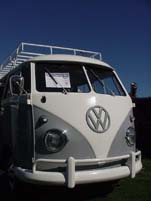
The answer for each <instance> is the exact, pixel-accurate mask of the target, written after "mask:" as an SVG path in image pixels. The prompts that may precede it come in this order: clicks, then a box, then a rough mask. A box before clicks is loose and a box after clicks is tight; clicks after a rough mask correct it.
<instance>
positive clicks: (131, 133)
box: [125, 127, 136, 146]
mask: <svg viewBox="0 0 151 201" xmlns="http://www.w3.org/2000/svg"><path fill="white" fill-rule="evenodd" d="M125 139H126V142H127V145H128V146H134V145H135V143H136V133H135V129H134V128H133V127H129V128H128V129H127V131H126V136H125Z"/></svg>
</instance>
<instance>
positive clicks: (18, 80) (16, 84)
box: [9, 75, 24, 96]
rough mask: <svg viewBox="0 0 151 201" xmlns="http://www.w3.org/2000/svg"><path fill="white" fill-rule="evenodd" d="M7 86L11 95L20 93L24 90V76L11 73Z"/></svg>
mask: <svg viewBox="0 0 151 201" xmlns="http://www.w3.org/2000/svg"><path fill="white" fill-rule="evenodd" d="M9 87H10V93H11V95H12V96H15V95H22V93H23V91H24V78H23V77H22V76H20V75H12V76H11V77H10V79H9Z"/></svg>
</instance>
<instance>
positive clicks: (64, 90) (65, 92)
mask: <svg viewBox="0 0 151 201" xmlns="http://www.w3.org/2000/svg"><path fill="white" fill-rule="evenodd" d="M45 70H46V72H47V73H48V75H49V77H50V78H51V79H52V80H53V82H54V83H55V84H56V85H60V86H61V88H62V89H63V91H62V92H63V93H64V94H67V93H68V92H67V90H66V89H65V88H64V87H63V86H62V84H61V83H59V82H58V81H57V80H56V79H55V78H54V77H53V76H52V75H51V73H50V71H49V70H48V68H45Z"/></svg>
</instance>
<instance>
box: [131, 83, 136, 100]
mask: <svg viewBox="0 0 151 201" xmlns="http://www.w3.org/2000/svg"><path fill="white" fill-rule="evenodd" d="M136 92H137V84H136V83H135V82H132V83H131V89H130V96H131V98H136Z"/></svg>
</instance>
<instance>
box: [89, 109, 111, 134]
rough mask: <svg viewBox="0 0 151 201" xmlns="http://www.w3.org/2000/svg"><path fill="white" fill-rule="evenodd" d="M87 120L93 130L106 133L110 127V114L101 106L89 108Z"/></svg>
mask: <svg viewBox="0 0 151 201" xmlns="http://www.w3.org/2000/svg"><path fill="white" fill-rule="evenodd" d="M86 121H87V124H88V126H89V128H90V129H91V130H93V131H94V132H96V133H104V132H105V131H107V130H108V129H109V127H110V116H109V114H108V112H107V111H106V110H105V109H104V108H103V107H101V106H94V107H91V108H89V109H88V111H87V113H86Z"/></svg>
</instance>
